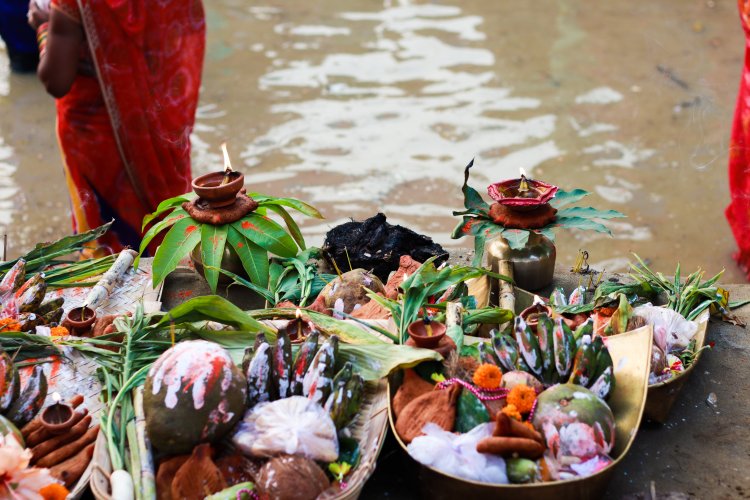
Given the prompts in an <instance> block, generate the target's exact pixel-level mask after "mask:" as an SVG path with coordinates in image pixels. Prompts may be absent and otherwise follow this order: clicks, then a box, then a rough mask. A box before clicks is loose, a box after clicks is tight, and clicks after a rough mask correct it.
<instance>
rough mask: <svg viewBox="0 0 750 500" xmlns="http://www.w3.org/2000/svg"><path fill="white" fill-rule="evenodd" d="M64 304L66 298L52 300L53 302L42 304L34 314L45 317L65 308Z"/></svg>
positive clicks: (48, 301)
mask: <svg viewBox="0 0 750 500" xmlns="http://www.w3.org/2000/svg"><path fill="white" fill-rule="evenodd" d="M64 303H65V299H64V298H62V297H57V298H55V299H51V300H47V301H45V302H42V303H41V305H40V306H39V307H37V309H36V311H34V312H35V313H37V314H39V315H41V316H45V315H47V314H49V313H51V312H52V311H56V310H58V309H60V308H61V307H62V306H63V304H64Z"/></svg>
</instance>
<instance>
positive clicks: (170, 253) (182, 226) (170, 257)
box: [152, 218, 201, 287]
mask: <svg viewBox="0 0 750 500" xmlns="http://www.w3.org/2000/svg"><path fill="white" fill-rule="evenodd" d="M200 240H201V232H200V230H199V228H198V226H197V225H196V222H195V221H194V220H193V219H191V218H185V219H181V220H179V221H177V222H176V223H175V224H174V226H172V229H170V230H169V232H168V233H167V235H166V236H165V237H164V241H163V242H162V244H161V245H160V246H159V249H158V250H157V251H156V255H155V256H154V262H153V265H152V270H153V284H154V287H155V286H156V285H158V284H159V283H161V282H162V281H164V278H166V276H167V274H169V273H171V272H172V271H174V270H175V268H176V267H177V264H178V263H179V262H180V260H182V259H183V258H184V257H185V256H186V255H188V254H189V253H190V252H191V251H192V250H193V248H195V246H196V245H197V244H198V243H199V242H200Z"/></svg>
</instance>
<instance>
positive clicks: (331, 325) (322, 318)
mask: <svg viewBox="0 0 750 500" xmlns="http://www.w3.org/2000/svg"><path fill="white" fill-rule="evenodd" d="M300 311H301V313H302V317H303V318H306V319H309V320H310V321H312V323H313V324H314V325H315V326H317V327H318V329H319V330H320V332H321V333H322V334H323V335H338V336H339V338H340V339H341V341H342V342H348V343H350V344H380V343H382V342H383V341H382V340H380V339H379V338H378V337H376V336H375V335H373V334H372V333H368V332H367V331H365V330H362V329H361V328H359V327H358V326H356V325H353V324H351V323H348V322H346V321H341V320H338V319H335V318H332V317H331V316H328V315H326V314H322V313H319V312H315V311H310V310H308V309H300ZM296 312H297V309H295V308H280V309H279V308H276V309H258V310H256V311H248V312H247V313H248V314H249V315H250V316H252V317H253V318H255V319H258V320H262V319H275V318H281V319H293V318H294V317H295V314H296Z"/></svg>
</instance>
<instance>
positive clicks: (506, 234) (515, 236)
mask: <svg viewBox="0 0 750 500" xmlns="http://www.w3.org/2000/svg"><path fill="white" fill-rule="evenodd" d="M529 236H530V232H529V231H528V230H526V229H504V230H503V238H505V239H506V240H507V241H508V245H509V246H510V248H511V249H513V250H521V249H523V248H524V247H525V246H526V243H528V241H529Z"/></svg>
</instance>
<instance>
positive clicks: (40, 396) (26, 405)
mask: <svg viewBox="0 0 750 500" xmlns="http://www.w3.org/2000/svg"><path fill="white" fill-rule="evenodd" d="M46 397H47V377H45V376H44V368H43V367H42V365H36V366H34V371H33V372H32V373H31V376H30V377H29V380H28V382H26V387H24V388H23V391H21V395H20V396H18V398H17V399H16V400H15V401H14V402H13V404H12V405H11V407H10V409H9V410H8V412H7V413H6V414H5V416H6V418H8V420H10V421H11V422H13V423H14V424H15V425H16V426H17V427H18V428H19V429H20V428H21V427H23V426H24V425H26V424H28V423H29V422H31V419H32V418H34V416H36V414H37V413H39V410H41V409H42V405H43V404H44V399H45V398H46Z"/></svg>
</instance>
